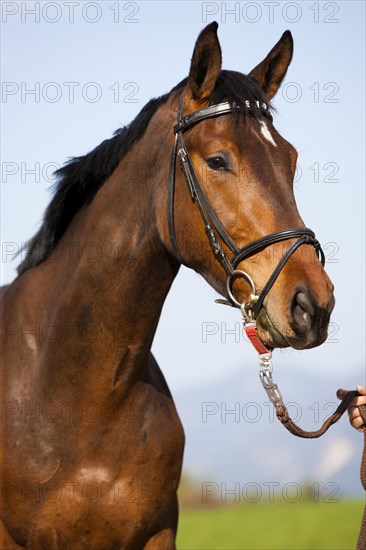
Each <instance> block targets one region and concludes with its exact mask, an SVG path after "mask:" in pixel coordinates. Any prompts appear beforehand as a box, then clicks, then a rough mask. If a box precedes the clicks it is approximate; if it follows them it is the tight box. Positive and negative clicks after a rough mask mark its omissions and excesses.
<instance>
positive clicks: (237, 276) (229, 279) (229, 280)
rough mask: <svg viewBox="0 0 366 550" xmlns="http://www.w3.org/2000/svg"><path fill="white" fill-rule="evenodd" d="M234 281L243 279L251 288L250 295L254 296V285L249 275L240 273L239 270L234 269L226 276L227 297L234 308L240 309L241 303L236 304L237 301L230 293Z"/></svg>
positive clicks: (231, 292)
mask: <svg viewBox="0 0 366 550" xmlns="http://www.w3.org/2000/svg"><path fill="white" fill-rule="evenodd" d="M235 279H245V280H246V281H247V282H248V283H249V284H250V286H251V288H252V294H254V295H255V285H254V282H253V279H252V278H251V277H250V275H248V273H245V271H241V270H240V269H235V270H234V271H233V272H232V273H229V275H228V276H227V280H226V290H227V293H228V296H229V298H230V300H231V301H232V302H233V303H234V304H235V305H236V306H238V307H241V305H242V303H241V302H238V300H237V299H236V298H235V296H234V294H233V291H232V286H233V283H234V281H235Z"/></svg>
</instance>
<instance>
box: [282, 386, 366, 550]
mask: <svg viewBox="0 0 366 550" xmlns="http://www.w3.org/2000/svg"><path fill="white" fill-rule="evenodd" d="M358 395H359V393H358V392H357V391H349V392H348V393H347V394H346V396H345V397H344V399H343V401H342V402H341V404H340V405H339V407H338V408H337V410H336V411H335V412H334V413H333V414H331V415H330V416H329V417H328V418H327V419H326V420H325V422H324V423H323V425H322V427H321V428H320V429H319V430H316V431H309V432H308V431H305V430H303V429H302V428H300V426H298V425H297V424H295V422H294V421H293V420H291V418H290V415H289V414H288V411H287V409H286V407H285V405H283V404H279V405H277V406H276V407H275V410H276V415H277V418H278V420H279V421H280V422H281V424H283V425H284V426H285V428H286V429H287V430H288V431H289V432H290V433H292V435H296V436H297V437H303V438H305V439H316V438H317V437H321V436H322V435H324V434H325V432H326V431H327V430H328V429H329V428H330V427H331V426H332V425H333V424H335V423H336V422H338V420H339V419H340V418H341V416H342V415H343V414H344V413H345V412H346V410H347V409H348V406H349V404H350V402H351V401H352V399H353V398H354V397H356V396H358ZM359 410H360V414H361V418H362V420H363V422H364V425H363V428H362V429H363V434H364V444H363V452H362V459H361V469H360V477H361V483H362V486H363V488H364V490H365V491H366V405H359ZM356 550H366V503H365V507H364V511H363V516H362V520H361V526H360V532H359V535H358V539H357V546H356Z"/></svg>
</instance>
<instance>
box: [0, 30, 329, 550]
mask: <svg viewBox="0 0 366 550" xmlns="http://www.w3.org/2000/svg"><path fill="white" fill-rule="evenodd" d="M217 27H218V25H217V23H211V24H210V25H208V26H207V27H206V28H205V29H203V31H202V32H201V34H200V35H199V37H198V39H197V41H196V44H195V47H194V52H193V56H192V60H191V65H190V71H189V76H188V78H186V79H184V80H183V81H182V82H180V83H179V84H178V85H177V86H175V87H174V88H173V89H172V90H171V91H170V92H169V93H167V94H165V95H163V96H161V97H160V98H158V99H154V100H151V101H150V102H149V103H147V105H146V106H145V107H144V108H143V109H142V110H141V112H140V113H139V114H138V115H137V117H136V118H135V120H134V121H133V122H132V123H131V124H130V125H128V126H127V127H125V128H123V129H121V130H118V131H117V132H116V133H115V135H114V137H112V138H111V139H108V140H106V141H104V142H103V143H101V144H100V145H99V146H98V147H96V149H94V150H93V151H91V152H90V153H88V154H86V155H85V156H82V157H78V158H74V159H72V160H71V161H69V162H68V163H67V164H66V165H65V166H64V167H62V168H61V169H60V170H59V171H58V178H59V179H58V183H57V187H56V189H55V191H54V195H53V198H52V200H51V202H50V204H49V206H48V208H47V210H46V212H45V215H44V220H43V224H42V226H41V228H40V230H39V231H38V233H37V234H36V235H35V236H34V237H33V239H32V240H31V241H30V243H29V248H28V251H27V255H26V257H25V259H24V260H23V261H22V263H21V265H20V267H19V270H18V272H19V275H18V277H17V278H16V279H15V280H14V282H13V283H12V284H10V285H9V286H7V287H4V288H3V289H2V293H1V302H2V400H3V404H2V433H3V446H2V454H1V466H2V499H1V519H2V529H3V537H4V547H5V548H9V549H12V548H27V549H31V550H40V549H47V550H56V549H57V550H58V549H65V550H66V549H67V550H81V549H83V548H84V549H94V550H112V549H123V550H140V549H143V550H154V549H156V550H163V549H165V550H171V549H174V548H175V534H176V530H177V521H178V504H177V488H178V484H179V478H180V473H181V467H182V458H183V448H184V433H183V429H182V425H181V423H180V420H179V417H178V415H177V412H176V409H175V406H174V402H173V399H172V396H171V394H170V391H169V388H168V386H167V384H166V382H165V379H164V377H163V374H162V372H161V371H160V369H159V367H158V365H157V363H156V361H155V359H154V357H153V356H152V354H151V352H150V348H151V344H152V341H153V337H154V333H155V330H156V327H157V324H158V322H159V317H160V314H161V310H162V307H163V304H164V300H165V298H166V296H167V293H168V292H169V289H170V286H171V284H172V282H173V280H174V278H175V277H176V275H177V273H178V271H179V267H180V265H181V264H182V263H184V264H185V265H187V266H189V267H191V268H192V269H194V270H195V271H197V272H198V273H200V274H201V275H202V276H203V277H204V278H205V279H206V281H207V282H208V283H209V284H210V285H211V286H212V287H213V288H214V289H216V290H217V291H218V292H219V293H220V294H221V295H222V296H224V297H226V299H227V298H228V299H229V301H231V302H234V305H237V304H239V305H240V304H241V303H248V296H249V295H250V294H251V293H252V288H251V283H252V282H253V281H254V283H255V285H256V288H259V289H261V291H262V292H261V294H260V295H259V299H258V301H257V303H256V312H255V314H256V318H257V330H258V337H259V338H260V340H261V341H262V342H263V343H264V344H265V345H266V346H267V348H269V349H273V348H276V347H287V346H291V347H293V348H296V349H304V348H310V347H314V346H317V345H320V344H321V343H322V342H323V341H324V340H325V339H326V336H327V327H328V323H329V318H330V313H331V311H332V308H333V305H334V298H333V286H332V284H331V282H330V280H329V278H328V276H327V275H326V273H325V271H324V268H323V265H322V262H321V261H319V258H318V253H319V250H320V245H319V243H318V242H317V241H316V239H315V236H314V234H313V232H312V231H310V230H309V229H307V228H305V226H304V223H303V221H302V219H301V217H300V215H299V212H298V210H297V206H296V203H295V198H294V193H293V187H292V184H293V177H294V172H295V166H296V157H297V153H296V150H295V149H294V147H293V146H292V145H291V144H290V143H288V142H287V141H286V140H285V139H284V138H283V137H282V136H281V135H280V134H279V133H278V132H277V131H276V129H275V128H274V126H273V120H272V115H271V109H270V101H271V99H272V98H273V97H274V95H275V94H276V92H277V90H278V88H279V86H280V84H281V82H282V80H283V78H284V76H285V74H286V72H287V69H288V66H289V64H290V61H291V58H292V53H293V41H292V37H291V33H290V32H289V31H286V32H285V33H284V34H283V36H282V37H281V39H280V40H279V42H278V43H277V44H276V45H275V46H274V47H273V49H272V50H271V51H270V52H269V54H268V55H267V57H265V59H264V60H263V61H262V62H261V63H259V64H258V65H257V66H256V67H255V68H254V69H253V70H252V71H251V72H250V73H249V74H248V75H244V74H242V73H240V72H235V71H227V70H222V68H221V48H220V44H219V41H218V38H217ZM183 136H184V137H183ZM187 183H188V185H187ZM284 241H288V242H285V243H284ZM300 245H304V246H300ZM284 250H285V255H284V256H282V254H283V251H284ZM295 250H297V252H296V254H295V253H294V252H295ZM231 256H232V257H231ZM274 265H275V266H276V267H275V269H274V270H273V267H274ZM242 269H245V272H243V271H242ZM243 273H244V275H242V274H243ZM249 274H250V275H249ZM237 275H238V276H237ZM228 280H230V281H231V283H230V284H229V285H227V282H228Z"/></svg>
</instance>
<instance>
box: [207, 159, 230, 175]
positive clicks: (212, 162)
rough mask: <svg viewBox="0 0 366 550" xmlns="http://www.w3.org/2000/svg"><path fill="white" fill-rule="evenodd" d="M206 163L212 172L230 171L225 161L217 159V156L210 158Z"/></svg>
mask: <svg viewBox="0 0 366 550" xmlns="http://www.w3.org/2000/svg"><path fill="white" fill-rule="evenodd" d="M206 162H207V164H208V166H209V167H210V168H211V169H212V170H219V171H224V172H229V171H230V168H229V166H228V165H227V163H226V160H225V159H224V157H219V156H217V157H210V158H208V159H206Z"/></svg>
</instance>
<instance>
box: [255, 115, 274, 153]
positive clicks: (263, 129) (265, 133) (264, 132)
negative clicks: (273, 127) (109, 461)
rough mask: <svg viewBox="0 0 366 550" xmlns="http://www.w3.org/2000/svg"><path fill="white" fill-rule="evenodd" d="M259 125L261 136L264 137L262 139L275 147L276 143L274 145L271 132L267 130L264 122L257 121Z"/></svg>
mask: <svg viewBox="0 0 366 550" xmlns="http://www.w3.org/2000/svg"><path fill="white" fill-rule="evenodd" d="M259 124H260V125H261V134H262V136H263V137H264V139H266V140H267V141H269V143H272V145H274V146H275V147H277V143H276V142H275V140H274V139H273V137H272V134H271V132H270V131H269V130H268V126H267V124H266V123H265V122H264V120H260V121H259Z"/></svg>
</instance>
